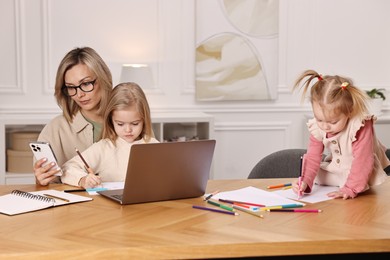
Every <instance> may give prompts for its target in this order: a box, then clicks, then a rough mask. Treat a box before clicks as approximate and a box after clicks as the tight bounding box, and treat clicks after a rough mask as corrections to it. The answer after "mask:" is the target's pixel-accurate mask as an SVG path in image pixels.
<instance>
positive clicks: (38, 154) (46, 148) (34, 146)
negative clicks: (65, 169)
mask: <svg viewBox="0 0 390 260" xmlns="http://www.w3.org/2000/svg"><path fill="white" fill-rule="evenodd" d="M29 145H30V148H31V151H32V152H33V154H34V157H35V159H36V160H40V159H42V158H47V161H46V162H45V163H44V164H43V166H46V165H47V164H48V163H52V162H54V163H55V165H54V166H53V167H55V168H60V167H59V166H58V163H57V159H56V156H55V154H54V152H53V150H52V149H51V146H50V144H49V143H47V142H38V141H37V142H31V143H30V144H29ZM54 175H55V176H62V170H61V171H60V172H58V173H56V174H54Z"/></svg>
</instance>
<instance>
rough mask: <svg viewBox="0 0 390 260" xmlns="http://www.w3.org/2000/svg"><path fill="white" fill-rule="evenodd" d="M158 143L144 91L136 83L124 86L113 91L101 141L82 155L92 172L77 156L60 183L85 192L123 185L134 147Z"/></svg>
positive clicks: (64, 170) (120, 85)
mask: <svg viewBox="0 0 390 260" xmlns="http://www.w3.org/2000/svg"><path fill="white" fill-rule="evenodd" d="M157 142H158V141H157V139H155V138H154V134H153V129H152V120H151V116H150V109H149V104H148V101H147V99H146V96H145V94H144V92H143V90H142V89H141V88H140V87H139V86H138V85H137V84H136V83H121V84H119V85H117V86H116V87H115V88H114V89H113V91H112V94H111V96H110V100H109V103H108V106H107V110H106V112H105V113H104V125H103V133H102V140H100V141H99V142H97V143H94V144H93V145H92V146H90V147H89V148H88V149H87V150H85V151H84V152H83V153H82V157H83V158H84V159H85V161H86V162H87V164H88V166H89V168H86V167H85V164H84V162H83V161H82V159H81V158H80V157H79V156H75V157H73V158H72V159H70V160H69V161H67V162H66V163H65V164H64V165H63V167H62V170H63V172H64V174H63V175H62V177H61V181H62V182H63V183H65V184H69V185H73V186H80V187H83V188H93V187H96V186H98V185H100V184H101V183H102V182H119V181H124V180H125V177H126V171H127V163H128V160H129V155H130V149H131V146H132V145H133V144H135V143H157Z"/></svg>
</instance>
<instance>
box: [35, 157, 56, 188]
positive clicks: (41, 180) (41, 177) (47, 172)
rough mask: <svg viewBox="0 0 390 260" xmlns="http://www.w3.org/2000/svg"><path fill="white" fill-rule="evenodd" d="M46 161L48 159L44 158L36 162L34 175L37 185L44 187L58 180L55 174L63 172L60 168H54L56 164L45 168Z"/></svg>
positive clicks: (50, 164)
mask: <svg viewBox="0 0 390 260" xmlns="http://www.w3.org/2000/svg"><path fill="white" fill-rule="evenodd" d="M46 161H47V158H42V159H41V160H38V161H36V162H35V164H34V175H35V180H36V183H37V184H40V185H42V186H46V185H48V184H49V183H50V182H52V181H53V180H54V179H55V178H57V176H55V175H54V174H56V173H59V172H60V171H61V169H60V168H55V167H54V168H53V166H55V163H54V162H52V163H49V164H47V165H45V166H43V164H44V163H45V162H46Z"/></svg>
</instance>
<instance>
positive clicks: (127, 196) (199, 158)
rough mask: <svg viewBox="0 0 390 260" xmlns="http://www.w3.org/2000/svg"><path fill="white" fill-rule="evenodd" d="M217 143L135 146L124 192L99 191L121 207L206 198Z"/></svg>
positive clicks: (131, 154)
mask: <svg viewBox="0 0 390 260" xmlns="http://www.w3.org/2000/svg"><path fill="white" fill-rule="evenodd" d="M215 143H216V142H215V140H199V141H187V142H167V143H148V144H135V145H133V146H132V147H131V150H130V158H129V162H128V168H127V174H126V179H125V185H124V188H123V189H118V190H105V191H98V193H99V194H100V195H103V196H106V197H108V198H110V199H113V200H115V201H117V202H119V203H120V204H134V203H144V202H152V201H163V200H174V199H184V198H193V197H199V196H202V195H204V193H205V190H206V185H207V181H208V179H209V175H210V168H211V162H212V160H213V154H214V148H215Z"/></svg>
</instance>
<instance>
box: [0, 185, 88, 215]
mask: <svg viewBox="0 0 390 260" xmlns="http://www.w3.org/2000/svg"><path fill="white" fill-rule="evenodd" d="M90 200H92V198H90V197H85V196H80V195H76V194H70V193H65V192H63V191H58V190H41V191H34V192H26V191H21V190H13V191H12V192H11V193H10V194H7V195H3V196H0V213H2V214H5V215H10V216H12V215H17V214H22V213H27V212H31V211H37V210H41V209H46V208H51V207H57V206H62V205H68V204H72V203H78V202H84V201H90Z"/></svg>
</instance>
